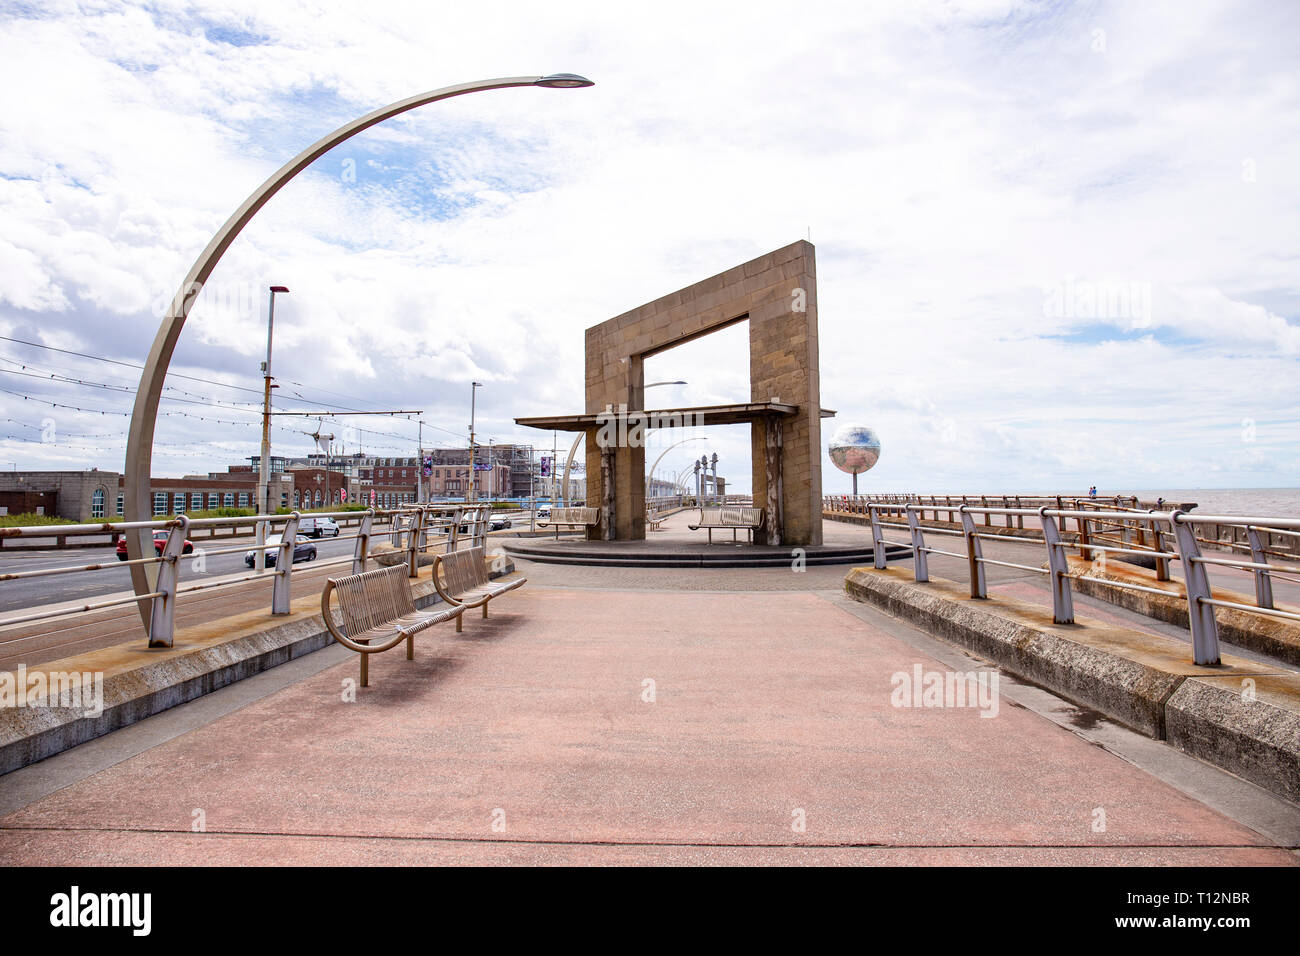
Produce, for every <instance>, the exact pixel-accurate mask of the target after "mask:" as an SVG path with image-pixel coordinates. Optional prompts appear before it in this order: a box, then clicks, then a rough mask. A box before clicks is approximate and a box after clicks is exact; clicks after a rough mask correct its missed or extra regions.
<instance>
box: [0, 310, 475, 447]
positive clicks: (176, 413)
mask: <svg viewBox="0 0 1300 956" xmlns="http://www.w3.org/2000/svg"><path fill="white" fill-rule="evenodd" d="M0 341H6V342H13V343H15V344H18V345H26V346H30V347H32V348H39V349H45V350H47V351H51V352H58V353H60V354H64V355H72V356H75V357H77V358H84V359H89V360H91V361H95V362H101V363H105V364H110V365H118V366H122V367H124V368H134V369H138V368H141V366H139V365H136V364H134V363H132V362H124V361H121V360H119V359H110V358H105V357H103V356H96V355H89V354H87V353H85V352H77V351H74V350H72V349H60V348H56V347H55V346H51V345H43V344H41V343H39V342H30V341H27V340H25V339H17V338H13V337H12V336H4V335H0ZM0 359H3V360H5V361H9V362H11V363H12V364H15V365H18V366H19V367H20V368H21V369H38V367H37V366H33V365H31V364H30V363H26V362H23V361H21V360H19V359H7V358H5V357H3V356H0ZM38 371H40V372H42V373H43V374H37V373H36V372H35V371H33V372H28V371H15V370H12V369H0V373H4V372H7V373H9V374H12V375H21V376H24V377H29V378H38V379H43V380H46V381H50V382H52V383H56V384H65V385H71V386H76V387H84V388H99V389H103V390H106V391H116V392H121V393H123V394H129V393H133V392H134V391H135V389H134V388H133V387H131V386H128V385H121V384H115V383H109V382H95V381H91V380H89V379H81V378H75V377H72V376H65V375H62V374H60V373H55V372H49V371H48V370H40V369H38ZM69 371H71V370H69ZM169 375H170V376H172V377H176V378H182V379H186V380H188V381H195V382H201V383H203V384H206V385H215V386H217V387H220V388H230V389H236V390H239V391H246V392H252V393H253V394H259V393H258V392H257V390H256V389H251V388H246V387H244V386H241V385H233V384H230V383H228V382H218V381H215V380H212V379H205V378H199V377H197V376H192V375H183V374H180V373H169ZM290 384H293V385H297V386H298V387H300V388H305V389H311V390H314V391H320V392H328V393H330V394H334V395H338V396H339V397H341V398H347V399H351V400H354V401H358V402H361V403H363V404H368V405H375V404H377V403H376V402H374V401H372V400H370V399H364V398H361V397H360V396H354V395H348V394H346V393H343V392H334V391H332V390H331V389H326V388H323V387H321V386H317V385H313V384H311V383H307V382H298V381H290ZM164 388H166V389H167V390H169V391H177V392H180V393H181V394H182V395H190V396H193V398H188V399H187V398H179V397H177V396H174V395H163V396H160V397H161V398H162V399H165V400H167V401H169V402H180V403H184V404H190V405H200V406H204V407H208V408H219V409H229V410H231V411H239V412H244V411H247V412H250V413H256V412H257V411H258V403H254V402H247V403H239V404H235V403H233V402H223V401H221V400H220V399H217V398H215V397H214V396H209V395H201V394H200V393H197V392H189V391H187V390H185V389H180V388H177V387H175V386H164ZM0 392H4V393H7V394H10V395H15V396H17V397H20V398H22V399H24V400H25V401H35V402H37V403H39V404H42V405H48V406H49V407H51V408H64V409H68V410H70V411H76V412H80V413H82V414H89V415H106V416H107V415H113V416H118V415H120V416H122V417H126V418H129V417H130V413H129V412H125V411H120V410H117V409H103V408H91V407H87V406H81V405H72V404H69V403H65V402H56V401H52V400H49V399H42V398H38V397H35V396H30V395H26V394H24V393H21V392H15V391H13V390H11V389H6V388H3V387H0ZM298 397H299V398H302V399H303V400H304V401H314V402H316V403H317V404H320V405H323V406H325V408H324V409H321V411H326V410H332V411H335V412H343V413H347V412H357V413H360V412H361V409H355V408H348V407H346V406H342V405H338V404H336V403H333V402H327V401H322V400H319V399H313V398H309V397H308V396H306V395H302V394H299V395H298ZM158 414H159V415H160V416H165V417H181V418H187V419H191V420H197V421H203V422H209V423H212V424H221V425H248V426H253V427H255V426H256V425H257V424H258V423H257V422H256V421H232V420H230V419H222V418H215V417H212V416H208V415H196V414H193V413H190V412H184V411H180V410H175V409H173V410H171V411H160V412H159V413H158ZM392 417H393V418H400V419H401V420H403V421H407V422H414V419H412V418H411V417H409V416H405V415H394V416H392ZM27 427H31V426H27ZM350 427H351V428H352V429H353V430H354V431H356V432H358V433H361V434H366V435H374V436H377V437H380V438H391V439H394V440H396V441H398V442H401V443H402V444H401V445H382V446H380V445H379V443H376V442H365V444H368V445H371V446H374V447H385V448H388V449H391V450H395V451H401V450H404V449H405V448H406V447H407V446H408V445H409V444H410V443H411V442H413V441H414V440H416V439H415V436H411V435H401V434H397V433H395V432H389V431H381V430H379V429H375V428H365V427H363V426H350ZM425 427H427V428H431V429H434V430H436V431H441V432H445V433H446V434H448V435H453V436H455V437H457V438H460V437H461V435H460V433H459V432H457V431H454V430H452V429H449V428H443V427H442V426H440V425H434V424H432V423H430V422H425Z"/></svg>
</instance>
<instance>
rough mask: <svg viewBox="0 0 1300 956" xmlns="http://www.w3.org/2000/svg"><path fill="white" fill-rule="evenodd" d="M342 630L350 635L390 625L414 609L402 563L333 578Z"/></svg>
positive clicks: (405, 570) (405, 569)
mask: <svg viewBox="0 0 1300 956" xmlns="http://www.w3.org/2000/svg"><path fill="white" fill-rule="evenodd" d="M332 581H333V583H334V593H335V595H337V597H338V601H339V611H340V612H341V613H342V615H343V627H344V630H345V631H346V632H347V633H348V634H349V635H356V634H360V633H362V632H363V631H368V630H370V629H371V628H374V627H380V626H382V625H384V624H389V623H391V622H393V621H395V620H397V619H398V618H399V617H401V616H403V615H404V614H410V613H412V612H413V611H414V610H415V602H414V601H413V600H412V598H411V586H410V585H409V584H408V583H407V568H406V565H405V564H397V565H394V566H392V567H390V568H376V569H375V570H374V571H363V572H362V573H361V574H349V575H348V576H347V577H344V578H333V579H332Z"/></svg>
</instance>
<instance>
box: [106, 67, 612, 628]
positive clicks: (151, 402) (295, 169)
mask: <svg viewBox="0 0 1300 956" xmlns="http://www.w3.org/2000/svg"><path fill="white" fill-rule="evenodd" d="M593 85H595V84H593V83H592V82H591V80H588V79H585V78H584V77H581V76H575V75H574V74H572V73H554V74H551V75H549V76H515V77H508V78H504V79H494V80H478V81H476V82H473V83H461V84H458V85H456V86H447V87H443V88H442V89H438V90H432V91H430V92H428V93H420V94H417V95H415V96H410V97H407V98H406V99H404V100H398V101H397V102H396V103H390V104H389V105H388V106H384V107H381V108H380V109H377V110H373V111H372V112H370V113H367V114H366V115H365V116H362V117H359V118H358V119H355V120H353V121H352V122H350V123H346V124H344V125H343V126H340V127H339V128H338V129H336V130H335V131H334V132H332V133H330V134H329V135H328V136H326V137H324V138H323V139H320V140H317V141H316V142H315V143H313V144H312V145H311V146H309V147H307V148H306V149H305V150H303V151H302V152H301V153H299V154H298V155H297V156H295V157H294V158H293V159H291V160H289V162H287V163H285V164H284V165H283V166H281V167H280V169H278V170H277V171H276V172H275V173H274V174H272V175H271V177H270V178H269V179H268V180H266V182H264V183H262V185H261V186H259V187H258V188H257V189H256V190H255V191H254V192H253V194H252V195H251V196H249V197H248V198H247V199H245V200H244V202H243V205H241V206H240V207H239V208H238V209H237V210H235V212H234V214H233V215H232V216H231V217H230V218H229V219H227V220H226V222H225V224H224V225H223V226H222V227H221V228H220V229H219V230H218V231H217V234H216V235H214V236H213V237H212V239H211V241H210V242H209V243H208V245H207V248H205V249H204V250H203V252H202V253H200V254H199V257H198V259H196V260H195V262H194V265H192V266H190V271H189V272H188V273H187V274H186V276H185V279H184V281H183V282H182V283H181V286H180V289H179V290H177V292H176V295H175V296H173V297H172V300H171V303H170V305H169V306H168V308H167V314H166V315H165V316H164V317H163V320H162V324H161V325H160V326H159V329H158V334H157V336H156V337H155V338H154V342H153V346H152V347H151V348H150V349H149V357H148V359H147V360H146V362H145V365H144V371H143V372H141V374H140V387H139V388H138V389H137V390H136V394H135V406H134V408H133V409H132V412H131V429H130V432H129V433H128V436H127V442H126V461H125V465H124V469H123V483H124V486H125V487H124V503H123V509H124V511H125V517H126V519H127V520H128V521H147V520H149V518H151V517H152V515H151V513H150V512H151V509H150V507H149V491H150V488H149V479H150V473H151V471H152V465H153V438H154V430H155V427H156V426H157V424H158V400H159V398H160V396H161V395H162V389H163V383H164V379H165V378H166V377H167V366H168V365H169V364H170V362H171V358H172V353H174V352H175V350H176V342H177V340H178V339H179V338H180V334H181V330H182V329H183V328H184V327H185V320H186V319H187V318H188V317H189V314H190V309H191V308H193V306H194V300H195V298H196V297H197V296H198V294H199V293H200V292H201V291H202V290H203V284H204V283H205V282H207V281H208V277H209V276H211V275H212V270H213V269H215V268H216V266H217V263H218V262H220V261H221V257H222V255H224V254H225V251H226V249H228V248H229V247H230V244H231V243H232V242H234V241H235V237H237V236H238V235H239V233H240V232H241V231H242V230H243V228H244V226H246V225H247V224H248V222H249V220H251V219H252V218H253V216H254V215H256V214H257V212H258V210H259V209H261V208H262V207H263V206H264V205H266V203H267V201H268V200H270V198H271V197H272V196H274V195H275V194H276V193H277V192H279V191H280V189H281V188H282V187H283V186H284V185H285V183H287V182H289V181H290V180H291V179H293V178H294V177H295V176H297V175H298V174H299V173H300V172H302V171H303V170H304V169H306V168H307V167H308V166H309V165H311V163H312V162H314V161H315V160H316V159H317V158H319V157H320V156H323V155H324V154H325V153H327V152H329V151H330V150H331V149H333V148H334V147H335V146H337V145H339V143H342V142H344V141H345V140H347V139H350V138H351V137H353V136H355V135H356V134H357V133H360V132H361V131H362V130H366V129H369V128H370V127H372V126H374V125H375V124H377V123H382V122H383V121H384V120H386V119H390V118H391V117H394V116H398V115H400V114H402V113H405V112H407V111H409V110H413V109H415V108H416V107H419V106H424V105H425V104H428V103H434V102H437V101H438V100H445V99H450V98H451V97H454V96H463V95H465V94H466V93H477V92H480V91H484V90H497V89H506V88H508V87H515V86H537V87H543V88H548V89H576V88H579V87H585V86H593ZM152 538H153V535H152V533H151V532H150V530H149V529H148V528H140V529H138V530H133V531H129V532H127V535H126V548H127V556H128V557H129V558H131V559H132V560H135V561H143V559H144V558H145V557H146V556H149V557H152V556H153V540H152ZM157 579H158V565H156V564H144V563H141V564H132V565H131V585H132V588H133V590H134V591H135V593H136V595H138V596H141V600H139V601H137V602H136V603H137V605H138V606H139V608H140V615H141V618H142V620H143V621H144V623H145V626H146V627H151V620H152V611H153V605H152V599H145V598H143V595H146V594H151V593H153V586H154V584H155V583H156V581H157ZM158 644H160V645H162V646H171V640H170V638H163V639H161V640H160V641H159V642H158ZM150 645H151V646H154V642H153V640H152V638H151V639H150Z"/></svg>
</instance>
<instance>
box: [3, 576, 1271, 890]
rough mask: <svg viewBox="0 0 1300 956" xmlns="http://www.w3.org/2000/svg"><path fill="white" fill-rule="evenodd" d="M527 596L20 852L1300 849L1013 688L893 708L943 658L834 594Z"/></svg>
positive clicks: (426, 858) (1242, 852)
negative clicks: (998, 699)
mask: <svg viewBox="0 0 1300 956" xmlns="http://www.w3.org/2000/svg"><path fill="white" fill-rule="evenodd" d="M512 598H513V599H509V598H508V599H503V600H502V601H501V602H500V608H501V610H500V611H499V612H494V616H493V617H492V618H491V619H489V620H488V621H482V620H480V619H477V618H474V619H472V620H468V619H467V622H466V627H465V633H464V635H463V637H461V638H457V637H456V636H455V635H454V634H453V632H452V629H451V628H450V627H447V628H439V629H437V633H436V634H434V635H432V636H429V637H427V638H424V639H422V640H421V641H420V642H419V643H417V649H416V660H415V661H413V662H408V661H406V660H404V658H403V655H402V654H401V653H400V652H394V653H389V654H384V655H379V656H378V657H377V659H376V660H375V661H374V663H373V665H372V684H373V686H372V687H371V688H369V689H366V690H360V691H358V695H359V699H358V702H357V703H345V702H343V701H342V699H341V689H342V683H343V681H344V679H345V678H354V677H355V676H356V673H357V666H356V663H355V659H349V661H348V662H347V663H345V664H341V665H338V666H336V667H333V668H329V669H327V670H325V671H323V672H321V673H319V674H317V675H316V676H314V677H311V678H308V679H306V680H303V681H301V682H299V683H296V684H293V685H291V686H289V687H287V688H285V689H283V690H281V691H279V692H277V693H275V694H273V695H271V696H269V697H267V698H265V699H262V700H260V701H258V702H256V703H253V704H251V705H249V706H247V707H245V708H243V709H242V710H238V711H236V712H234V713H231V714H229V715H227V716H225V717H222V718H220V719H218V720H215V721H214V722H212V723H210V724H207V725H206V726H203V727H200V728H198V729H195V730H192V731H190V732H189V733H186V734H184V735H183V736H180V737H177V738H175V739H173V740H170V741H168V742H166V743H163V744H160V745H158V746H156V747H153V748H152V749H150V750H147V751H145V752H144V753H141V754H140V755H138V756H135V757H133V758H131V759H128V760H125V761H123V762H122V763H119V764H117V765H116V766H113V767H112V768H110V769H108V770H104V771H102V772H100V773H97V774H95V775H93V776H91V777H88V778H86V779H85V780H83V781H81V782H79V783H76V784H74V785H72V786H70V787H67V788H66V789H64V790H61V791H59V792H57V793H54V794H52V795H50V796H48V797H46V798H44V799H41V800H39V801H37V802H36V803H34V804H31V805H30V806H28V807H26V808H24V809H22V810H20V811H18V812H15V813H12V814H10V815H8V816H6V817H4V818H3V819H0V864H18V863H50V862H58V863H92V864H137V863H160V864H176V863H181V864H185V863H207V864H250V863H310V864H327V863H532V862H541V863H655V862H665V863H754V862H781V863H804V862H807V863H855V864H861V863H868V864H873V863H882V864H885V863H890V864H896V863H976V862H980V863H1010V862H1015V863H1069V864H1097V865H1113V864H1129V863H1177V864H1218V863H1233V864H1270V863H1272V864H1283V865H1285V864H1294V863H1295V862H1296V860H1295V857H1294V856H1293V855H1292V854H1291V853H1289V852H1287V851H1286V850H1282V849H1278V848H1275V847H1272V846H1271V845H1269V844H1268V842H1267V841H1266V840H1265V839H1264V838H1263V837H1261V836H1260V835H1259V834H1258V833H1256V832H1254V831H1253V830H1250V829H1248V828H1246V827H1244V826H1242V825H1240V824H1237V823H1235V822H1233V821H1231V820H1229V819H1227V818H1226V817H1224V816H1222V815H1221V814H1219V813H1217V812H1215V811H1213V810H1211V809H1209V808H1207V807H1206V806H1204V805H1203V804H1201V803H1199V802H1197V801H1195V800H1193V799H1192V798H1190V797H1188V796H1186V795H1184V794H1182V793H1181V792H1180V791H1178V790H1176V789H1174V788H1172V787H1170V786H1168V785H1166V784H1164V783H1161V782H1160V781H1158V780H1156V779H1155V778H1153V777H1151V776H1149V775H1148V774H1147V773H1145V772H1144V771H1142V770H1140V769H1138V768H1137V767H1135V766H1133V765H1132V764H1130V763H1128V762H1126V761H1124V760H1122V759H1120V758H1118V757H1116V756H1114V755H1112V754H1110V753H1108V752H1106V751H1104V750H1102V749H1100V748H1098V747H1096V746H1093V745H1092V744H1089V743H1087V742H1085V741H1084V740H1082V739H1080V738H1079V737H1077V736H1075V735H1073V734H1071V733H1070V732H1068V731H1066V730H1064V729H1062V728H1061V727H1058V726H1057V725H1055V724H1053V723H1051V722H1049V721H1047V720H1046V719H1043V718H1041V717H1039V716H1037V715H1035V714H1033V713H1031V712H1029V711H1027V710H1024V709H1022V708H1020V707H1017V706H1013V705H1011V704H1010V703H1009V702H1008V701H1006V700H1005V699H1004V701H1003V704H1002V706H1001V708H1000V710H999V712H998V714H997V716H996V717H995V718H992V719H986V718H981V717H980V716H979V714H978V711H976V710H972V709H964V710H959V709H947V710H943V709H899V708H895V707H893V706H891V703H890V692H891V685H890V675H891V674H892V673H894V672H895V671H907V670H910V669H911V667H912V665H913V664H914V663H920V664H922V665H924V666H925V667H926V668H934V669H942V666H941V665H939V664H938V663H937V662H935V661H932V660H930V659H928V658H926V657H925V656H924V655H922V654H919V653H918V652H917V651H916V650H914V649H912V648H911V647H909V646H908V645H907V644H904V643H903V642H902V641H900V640H899V639H897V638H895V637H893V636H891V634H890V633H888V631H887V630H885V629H883V628H878V627H874V626H872V625H869V624H867V623H865V622H864V621H863V620H861V619H860V618H858V617H857V616H855V615H853V614H850V613H849V612H848V611H847V610H845V609H844V608H843V607H841V606H839V605H838V604H837V603H836V599H835V598H834V597H833V596H831V595H828V594H826V593H824V592H823V593H815V592H736V593H730V594H719V593H699V592H649V591H637V592H633V591H596V590H587V591H579V590H562V589H547V588H543V587H525V588H524V590H523V591H521V592H517V593H516V594H515V595H513V596H512ZM647 678H649V679H652V680H653V681H654V682H655V693H656V700H655V702H654V703H647V702H645V701H643V700H642V693H643V686H644V685H643V681H644V680H645V679H647ZM0 786H3V778H0ZM1097 808H1102V809H1104V812H1105V817H1106V829H1105V832H1100V833H1099V832H1094V830H1093V821H1094V819H1095V811H1096V809H1097ZM196 809H198V810H202V811H203V814H204V817H205V822H206V828H207V832H205V833H192V832H191V825H192V822H193V819H194V811H195V810H196ZM796 810H802V811H803V813H804V815H805V817H806V821H807V827H806V830H805V831H804V832H796V831H794V830H793V829H792V826H791V824H792V820H793V819H794V817H793V816H792V814H793V812H794V811H796ZM496 811H500V813H497V812H496ZM494 814H495V817H494ZM494 819H495V821H496V822H497V824H498V827H503V828H498V829H494Z"/></svg>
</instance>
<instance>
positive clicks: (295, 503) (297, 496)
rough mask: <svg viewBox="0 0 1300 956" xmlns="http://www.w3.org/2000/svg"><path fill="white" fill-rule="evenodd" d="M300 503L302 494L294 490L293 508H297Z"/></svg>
mask: <svg viewBox="0 0 1300 956" xmlns="http://www.w3.org/2000/svg"><path fill="white" fill-rule="evenodd" d="M300 501H302V492H301V491H299V490H298V489H297V488H295V489H293V506H294V507H295V508H296V507H298V503H299V502H300Z"/></svg>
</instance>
